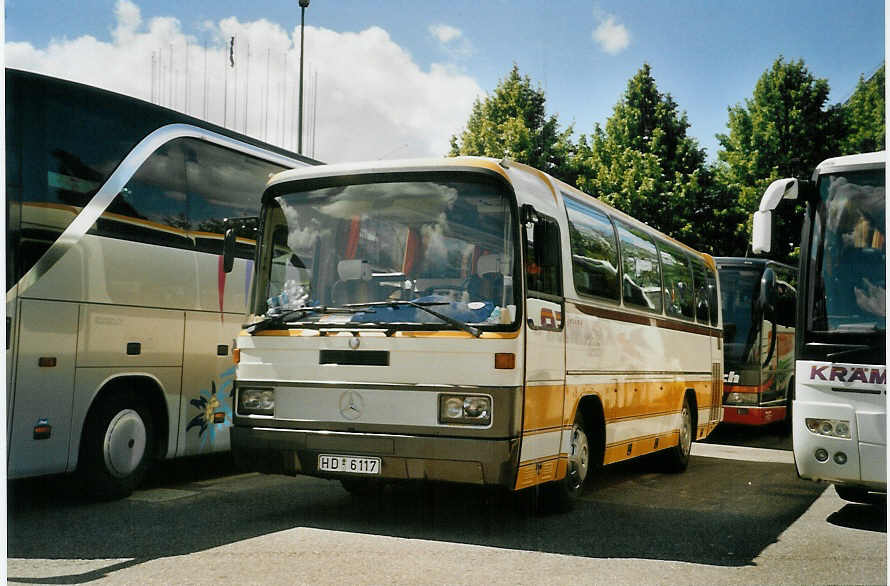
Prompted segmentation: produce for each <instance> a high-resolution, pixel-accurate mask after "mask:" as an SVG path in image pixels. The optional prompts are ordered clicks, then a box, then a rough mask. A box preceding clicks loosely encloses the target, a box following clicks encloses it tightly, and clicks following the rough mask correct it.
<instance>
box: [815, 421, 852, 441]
mask: <svg viewBox="0 0 890 586" xmlns="http://www.w3.org/2000/svg"><path fill="white" fill-rule="evenodd" d="M806 424H807V429H809V430H810V432H811V433H815V434H816V435H825V436H828V437H842V438H846V439H850V422H849V421H847V420H845V419H818V418H815V417H807V418H806Z"/></svg>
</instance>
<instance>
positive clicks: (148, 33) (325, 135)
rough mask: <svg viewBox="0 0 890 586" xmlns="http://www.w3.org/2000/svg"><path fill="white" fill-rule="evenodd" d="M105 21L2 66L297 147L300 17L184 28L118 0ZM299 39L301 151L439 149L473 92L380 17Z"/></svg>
mask: <svg viewBox="0 0 890 586" xmlns="http://www.w3.org/2000/svg"><path fill="white" fill-rule="evenodd" d="M110 30H111V31H112V34H111V39H110V40H109V41H104V40H99V39H96V38H94V37H91V36H86V35H85V36H81V37H77V38H73V39H62V40H53V41H51V42H50V43H49V45H48V46H46V47H42V48H40V47H34V46H33V45H31V44H29V43H6V45H5V52H6V64H7V66H9V67H15V68H20V69H27V70H30V71H37V72H40V73H45V74H48V75H53V76H56V77H62V78H65V79H71V80H74V81H78V82H82V83H88V84H91V85H96V86H99V87H103V88H106V89H110V90H113V91H116V92H120V93H123V94H127V95H131V96H135V97H138V98H141V99H144V100H153V101H155V102H157V103H161V104H162V105H165V106H168V107H172V108H175V109H177V110H180V111H187V112H188V113H189V114H191V115H193V116H197V117H199V118H201V117H203V118H205V119H207V120H209V121H211V122H214V123H216V124H220V125H222V124H223V123H225V125H226V126H228V127H229V128H232V129H235V130H238V131H239V132H246V134H249V135H251V136H254V137H256V138H259V139H260V140H265V141H267V142H270V143H273V144H277V145H280V146H283V147H285V148H288V149H291V150H296V138H295V137H296V129H297V122H296V111H297V109H298V108H297V101H298V100H297V87H298V85H299V57H300V55H299V46H300V36H299V35H300V29H299V26H295V27H294V28H293V29H292V30H291V31H287V30H285V29H284V28H282V27H281V26H279V25H278V24H276V23H273V22H270V21H268V20H265V19H261V20H256V21H252V22H240V21H238V20H237V19H235V18H226V19H222V20H219V21H217V22H203V23H200V24H199V25H198V27H197V29H196V30H195V31H194V32H193V33H189V32H186V31H184V30H183V29H182V26H181V24H180V22H179V21H178V20H177V19H175V18H152V19H150V20H148V21H147V22H146V21H144V20H143V19H142V16H141V13H140V10H139V7H138V6H137V5H136V4H134V3H133V2H131V1H129V0H118V2H117V4H116V6H115V10H114V25H113V26H112V27H110ZM232 36H234V37H235V47H234V55H233V57H234V60H235V67H234V68H233V67H230V66H229V39H230V38H231V37H232ZM205 47H206V49H205ZM305 49H306V53H305V61H304V86H303V101H304V117H303V132H304V139H303V151H304V153H306V154H309V155H311V154H312V152H311V147H312V145H313V142H314V145H315V157H316V158H318V159H321V160H323V161H327V162H336V161H348V160H359V159H378V158H382V157H385V158H400V157H409V156H441V155H444V154H445V153H446V152H447V151H448V148H449V138H450V136H451V135H452V134H456V133H458V132H460V130H461V128H462V127H463V126H464V124H465V123H466V120H467V118H468V116H469V113H470V110H471V109H472V106H473V100H474V99H475V98H476V96H478V95H481V94H482V90H481V88H480V87H479V85H478V84H477V83H476V81H475V80H474V79H473V78H471V77H469V76H467V75H465V74H462V73H460V72H458V71H457V70H456V69H455V68H454V67H451V66H448V65H444V64H433V65H431V66H430V67H429V69H428V70H423V69H421V68H420V66H418V65H417V63H415V62H414V61H413V59H412V58H411V55H410V54H409V53H408V52H407V51H406V50H405V49H403V48H402V47H400V46H399V45H397V44H396V43H395V42H393V41H392V39H391V38H390V36H389V34H388V33H387V32H386V31H385V30H383V29H381V28H378V27H371V28H368V29H366V30H363V31H360V32H337V31H333V30H329V29H324V28H317V27H310V26H307V27H306V29H305ZM186 55H188V58H187V59H186ZM205 63H206V69H205ZM267 71H268V77H267ZM267 79H268V83H267ZM316 79H317V86H316V84H315V80H316ZM316 87H317V92H316V90H315V88H316ZM205 88H206V89H205ZM224 111H225V114H224ZM313 119H314V124H313ZM313 129H314V132H315V135H314V141H313V140H312V138H311V137H310V133H311V132H312V130H313Z"/></svg>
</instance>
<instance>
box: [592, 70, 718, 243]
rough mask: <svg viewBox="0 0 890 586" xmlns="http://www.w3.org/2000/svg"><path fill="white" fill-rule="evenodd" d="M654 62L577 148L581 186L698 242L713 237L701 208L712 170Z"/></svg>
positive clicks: (673, 233)
mask: <svg viewBox="0 0 890 586" xmlns="http://www.w3.org/2000/svg"><path fill="white" fill-rule="evenodd" d="M688 129H689V122H688V120H687V118H686V113H685V112H681V111H680V110H679V107H678V105H677V103H676V102H675V101H674V99H673V97H672V96H671V95H670V94H663V93H661V92H660V91H658V87H657V85H656V83H655V79H654V78H653V77H652V71H651V68H650V66H649V65H648V64H644V65H643V67H642V68H640V70H639V71H638V72H637V73H636V75H634V76H633V77H632V78H631V79H630V80H629V81H628V84H627V89H626V90H625V92H624V94H623V95H622V96H621V99H620V100H619V101H618V103H617V104H616V105H615V107H614V109H613V112H612V116H611V117H610V118H609V119H608V120H607V121H606V126H605V128H602V127H601V126H600V125H599V124H597V125H595V127H594V130H593V133H592V134H591V135H590V136H589V137H587V136H582V137H581V138H580V140H579V143H578V147H577V154H576V157H575V167H576V169H577V171H578V173H579V177H578V181H577V185H578V187H579V188H580V189H582V190H584V191H586V192H587V193H589V194H591V195H593V196H594V197H598V198H600V199H602V200H603V201H605V202H606V203H608V204H610V205H612V206H614V207H616V208H618V209H620V210H622V211H624V212H626V213H628V214H630V215H632V216H634V217H636V218H637V219H639V220H642V221H643V222H646V223H647V224H649V225H651V226H653V227H655V228H657V229H659V230H661V231H663V232H665V233H667V234H669V235H671V236H673V237H675V238H678V239H680V240H682V241H684V242H686V243H688V244H690V245H692V246H699V247H705V248H707V246H703V245H706V244H707V239H706V238H705V234H706V233H707V231H708V229H707V226H705V225H704V224H701V222H705V223H706V224H707V223H709V222H710V220H709V219H708V218H707V217H705V216H706V215H707V214H704V213H702V212H703V211H704V210H703V208H702V204H703V203H704V202H705V200H706V199H707V195H706V189H707V187H708V186H709V185H710V184H711V177H710V173H709V171H708V169H707V168H706V167H705V164H704V163H705V153H704V150H703V149H701V148H699V146H698V142H697V141H696V140H695V139H694V138H692V137H691V136H689V135H688V134H687V130H688Z"/></svg>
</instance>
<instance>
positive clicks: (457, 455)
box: [232, 157, 723, 509]
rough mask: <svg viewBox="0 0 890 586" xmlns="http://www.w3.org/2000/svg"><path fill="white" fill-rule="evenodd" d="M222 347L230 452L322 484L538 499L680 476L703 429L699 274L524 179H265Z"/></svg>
mask: <svg viewBox="0 0 890 586" xmlns="http://www.w3.org/2000/svg"><path fill="white" fill-rule="evenodd" d="M255 271H256V273H255V276H254V279H253V286H252V295H251V301H250V316H249V318H248V324H249V325H247V326H246V327H245V328H244V330H243V331H242V332H241V333H240V334H239V336H238V338H237V349H236V361H237V371H236V397H235V413H234V420H235V425H234V427H233V428H232V447H233V451H234V455H235V457H236V460H237V461H238V462H240V463H241V464H242V465H243V466H245V467H246V468H249V469H254V470H259V471H262V472H270V473H285V474H308V475H313V476H320V477H325V478H331V479H337V480H339V481H340V482H341V483H342V485H343V487H345V488H346V489H347V490H349V491H353V492H367V491H372V490H374V489H376V488H378V487H379V486H380V485H381V484H382V483H385V482H392V481H403V480H411V479H426V480H437V481H449V482H461V483H471V484H480V485H496V486H501V487H505V488H507V489H510V490H521V489H526V488H530V487H536V486H541V487H542V488H541V491H540V494H541V495H543V498H544V499H545V501H546V503H547V504H548V506H553V507H556V508H560V509H565V508H568V507H569V506H570V505H571V503H572V501H573V500H574V499H575V498H576V497H577V496H578V495H579V494H580V493H581V491H582V490H583V488H584V486H585V483H586V482H587V481H588V479H589V478H591V477H592V476H593V475H594V474H596V472H597V471H598V470H599V469H600V468H601V467H602V466H603V465H607V464H611V463H614V462H619V461H622V460H626V459H629V458H636V457H638V456H642V455H644V454H653V453H657V454H659V456H658V457H657V458H656V459H658V460H661V461H662V462H663V464H664V466H665V467H667V468H668V469H670V470H674V471H681V470H683V469H685V468H686V466H687V464H688V461H689V454H690V449H691V444H692V442H693V441H694V440H696V439H701V438H704V437H706V436H707V435H708V434H709V433H710V432H711V431H712V430H713V429H714V427H715V426H716V425H717V424H718V422H719V421H720V418H721V390H722V374H723V366H722V357H723V352H722V332H721V318H720V304H719V293H718V291H719V285H718V282H717V273H716V266H715V263H714V260H713V259H712V258H711V257H709V256H707V255H704V254H700V253H698V252H696V251H694V250H692V249H690V248H688V247H686V246H684V245H682V244H680V243H679V242H676V241H674V240H672V239H670V238H668V237H667V236H665V235H664V234H661V233H659V232H658V231H656V230H654V229H652V228H650V227H649V226H646V225H645V224H643V223H642V222H639V221H637V220H635V219H633V218H631V217H629V216H627V215H626V214H623V213H621V212H619V211H617V210H615V209H612V208H610V207H609V206H607V205H604V204H602V203H601V202H599V201H598V200H596V199H594V198H592V197H590V196H588V195H586V194H584V193H582V192H581V191H579V190H577V189H575V188H573V187H571V186H569V185H567V184H565V183H563V182H560V181H558V180H556V179H554V178H553V177H551V176H549V175H547V174H545V173H542V172H540V171H538V170H536V169H534V168H531V167H528V166H526V165H523V164H519V163H515V162H512V161H507V160H502V161H497V160H493V159H484V158H472V157H459V158H449V159H429V160H415V161H386V162H381V161H378V162H374V163H369V164H351V165H331V166H325V167H315V168H307V169H303V170H294V171H288V172H284V173H281V174H279V175H277V176H275V178H273V179H272V181H271V182H270V183H269V185H268V187H267V189H266V192H265V194H264V195H263V201H262V211H261V217H260V239H259V244H258V255H257V265H256V269H255Z"/></svg>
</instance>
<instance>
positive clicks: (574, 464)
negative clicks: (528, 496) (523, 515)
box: [541, 412, 591, 512]
mask: <svg viewBox="0 0 890 586" xmlns="http://www.w3.org/2000/svg"><path fill="white" fill-rule="evenodd" d="M590 455H591V445H590V441H589V439H588V435H587V430H586V429H585V428H584V419H583V417H582V416H581V413H580V412H579V413H578V414H577V415H576V416H575V422H574V423H573V424H572V431H571V436H570V438H569V458H568V463H567V466H566V475H565V477H564V478H563V479H562V480H558V481H556V482H553V483H550V484H547V485H545V486H543V487H541V488H542V494H541V496H542V498H543V502H542V503H541V504H542V508H543V509H544V510H555V511H559V512H566V511H568V510H570V509H571V508H572V506H573V505H574V504H575V501H576V500H577V499H578V497H579V496H581V493H582V492H584V484H585V482H586V481H587V477H588V472H589V471H590V463H591V459H590Z"/></svg>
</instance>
